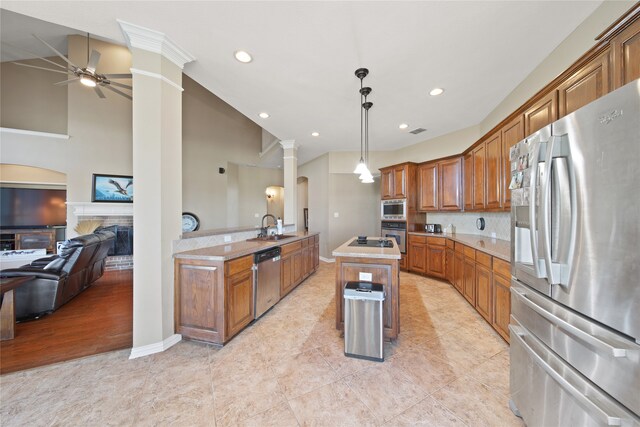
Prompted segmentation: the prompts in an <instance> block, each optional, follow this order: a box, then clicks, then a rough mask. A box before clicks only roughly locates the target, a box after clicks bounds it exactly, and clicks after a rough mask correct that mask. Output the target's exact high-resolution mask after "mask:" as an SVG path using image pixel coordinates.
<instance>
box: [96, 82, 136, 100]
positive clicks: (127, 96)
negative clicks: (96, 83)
mask: <svg viewBox="0 0 640 427" xmlns="http://www.w3.org/2000/svg"><path fill="white" fill-rule="evenodd" d="M102 87H103V88H105V89H109V90H110V91H113V92H115V93H117V94H118V95H121V96H124V97H125V98H127V99H130V100H132V99H133V98H132V97H131V95H127V94H126V93H124V92H123V91H121V90H118V89H116V88H114V87H111V86H109V85H104V86H102Z"/></svg>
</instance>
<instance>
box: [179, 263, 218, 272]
mask: <svg viewBox="0 0 640 427" xmlns="http://www.w3.org/2000/svg"><path fill="white" fill-rule="evenodd" d="M182 268H184V269H185V270H207V271H216V270H217V269H218V267H208V266H205V265H190V264H182Z"/></svg>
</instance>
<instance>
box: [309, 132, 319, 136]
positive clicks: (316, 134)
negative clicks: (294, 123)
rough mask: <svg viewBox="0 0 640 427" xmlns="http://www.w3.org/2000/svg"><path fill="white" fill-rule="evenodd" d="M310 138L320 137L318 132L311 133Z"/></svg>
mask: <svg viewBox="0 0 640 427" xmlns="http://www.w3.org/2000/svg"><path fill="white" fill-rule="evenodd" d="M311 136H320V134H319V133H318V132H311Z"/></svg>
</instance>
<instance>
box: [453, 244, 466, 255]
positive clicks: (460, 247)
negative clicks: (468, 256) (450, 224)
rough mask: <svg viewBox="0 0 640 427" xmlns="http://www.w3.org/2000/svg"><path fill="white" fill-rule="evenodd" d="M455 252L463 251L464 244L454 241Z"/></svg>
mask: <svg viewBox="0 0 640 427" xmlns="http://www.w3.org/2000/svg"><path fill="white" fill-rule="evenodd" d="M454 247H455V250H456V252H460V253H464V245H463V244H462V243H458V242H455V246H454Z"/></svg>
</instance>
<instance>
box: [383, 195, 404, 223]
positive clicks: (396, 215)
mask: <svg viewBox="0 0 640 427" xmlns="http://www.w3.org/2000/svg"><path fill="white" fill-rule="evenodd" d="M380 219H382V220H383V221H384V220H385V219H389V220H395V221H406V220H407V199H394V200H383V201H382V202H380Z"/></svg>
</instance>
